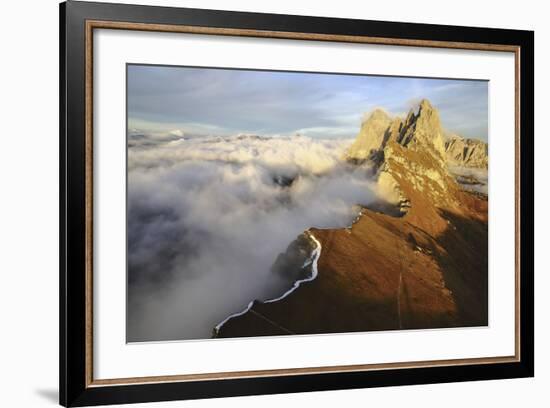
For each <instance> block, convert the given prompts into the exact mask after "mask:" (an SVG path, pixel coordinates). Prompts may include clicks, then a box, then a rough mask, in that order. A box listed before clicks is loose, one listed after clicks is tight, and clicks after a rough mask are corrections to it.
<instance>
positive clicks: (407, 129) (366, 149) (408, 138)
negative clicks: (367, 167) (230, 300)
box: [347, 99, 445, 162]
mask: <svg viewBox="0 0 550 408" xmlns="http://www.w3.org/2000/svg"><path fill="white" fill-rule="evenodd" d="M391 142H395V143H397V144H399V145H401V146H403V147H406V148H408V149H410V150H414V151H417V150H421V151H426V150H429V152H430V153H431V154H432V155H433V156H434V158H435V159H436V160H438V161H440V162H444V161H445V143H444V140H443V129H442V127H441V121H440V119H439V112H438V111H437V109H435V108H434V107H433V106H432V105H431V104H430V102H429V101H428V100H427V99H424V100H422V101H421V102H420V106H419V108H418V112H417V113H415V112H414V111H413V110H412V109H411V110H410V111H409V113H408V115H407V117H406V118H405V119H404V120H403V119H401V118H399V117H396V118H393V119H392V118H390V116H389V115H388V114H387V113H386V112H385V111H383V110H381V109H377V110H375V111H374V112H372V113H371V114H370V115H368V116H367V119H366V120H365V121H364V122H363V124H362V125H361V131H360V132H359V135H358V136H357V138H356V139H355V142H354V143H353V145H352V146H351V147H350V149H349V151H348V154H347V158H348V160H350V161H356V162H361V161H364V160H368V159H372V158H373V157H376V155H377V154H378V153H379V152H381V151H382V150H383V149H384V148H385V147H386V145H388V144H389V143H391Z"/></svg>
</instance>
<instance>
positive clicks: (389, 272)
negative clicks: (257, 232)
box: [216, 100, 488, 337]
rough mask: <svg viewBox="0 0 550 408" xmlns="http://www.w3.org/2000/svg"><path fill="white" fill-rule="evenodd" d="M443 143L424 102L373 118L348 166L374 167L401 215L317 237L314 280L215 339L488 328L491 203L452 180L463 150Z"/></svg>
mask: <svg viewBox="0 0 550 408" xmlns="http://www.w3.org/2000/svg"><path fill="white" fill-rule="evenodd" d="M443 134H444V132H443V128H442V126H441V122H440V119H439V113H438V111H437V109H435V108H434V107H433V106H432V105H431V104H430V102H429V101H427V100H423V101H422V102H421V103H420V107H419V109H418V112H417V113H415V112H413V111H411V112H409V114H408V115H407V117H406V118H405V119H401V118H391V117H389V115H388V114H387V113H386V112H385V111H383V110H376V111H374V112H373V113H372V114H370V115H369V116H368V117H367V118H366V120H365V122H364V123H363V125H362V126H361V130H360V132H359V135H358V137H357V139H356V141H355V142H354V143H353V145H352V146H351V148H350V149H349V151H348V154H347V157H346V158H347V160H348V161H350V162H352V163H356V164H358V165H362V164H363V163H365V162H369V163H371V164H372V165H373V169H374V171H375V177H376V178H377V182H378V186H379V188H380V189H381V191H383V192H384V195H385V196H387V197H390V200H391V201H393V202H394V203H395V204H397V205H398V206H399V209H400V214H398V215H397V216H394V215H391V214H389V213H381V212H379V211H377V210H375V209H374V208H371V209H369V208H364V209H363V210H362V211H361V216H360V218H359V219H358V220H357V221H356V222H355V223H354V224H353V225H352V226H351V227H349V228H344V229H310V234H311V235H312V236H313V237H315V238H316V239H317V240H318V241H319V242H320V245H321V248H322V249H321V253H320V257H319V260H318V276H317V278H316V279H315V280H312V281H310V282H307V284H304V285H302V286H300V287H299V288H298V289H296V290H295V291H294V292H292V293H291V294H290V295H289V296H287V297H285V298H284V299H282V300H280V301H277V302H273V303H261V302H255V303H254V304H253V306H252V307H251V309H250V310H249V311H248V312H246V313H244V314H242V315H240V316H238V317H236V318H234V319H231V320H229V321H228V322H227V323H226V324H225V325H223V326H222V327H221V328H220V329H219V330H218V331H217V333H216V336H217V337H241V336H259V335H278V334H282V335H288V334H314V333H335V332H352V331H369V330H391V329H410V328H416V329H419V328H436V327H459V326H479V325H486V324H487V321H488V320H487V319H488V314H487V311H488V309H487V285H488V273H487V268H488V264H487V239H488V228H487V225H488V217H487V208H488V206H487V203H488V202H487V198H486V196H479V195H476V194H474V193H470V192H468V191H466V190H464V189H463V188H461V187H460V185H459V184H457V182H456V180H455V177H454V176H453V175H452V174H451V173H450V172H449V167H448V166H449V158H448V157H449V154H451V155H452V153H448V151H451V152H453V151H455V149H459V145H456V146H455V147H452V148H451V147H447V148H446V146H445V142H444V137H443ZM455 143H457V142H455ZM455 153H456V151H455ZM478 154H479V153H475V154H474V152H473V151H472V152H471V154H470V155H464V156H462V157H470V158H471V157H472V156H475V157H478ZM452 157H455V158H456V155H455V156H452ZM459 159H460V158H456V160H459ZM476 160H477V159H476ZM474 162H475V160H470V163H472V164H473V163H474ZM284 257H285V255H283V256H282V258H284ZM278 263H279V264H283V263H281V260H279V261H278Z"/></svg>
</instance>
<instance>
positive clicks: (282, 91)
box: [128, 65, 488, 138]
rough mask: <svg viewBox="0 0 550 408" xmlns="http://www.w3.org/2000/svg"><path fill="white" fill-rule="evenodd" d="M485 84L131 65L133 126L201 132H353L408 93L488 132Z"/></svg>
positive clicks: (396, 109) (478, 132) (455, 127)
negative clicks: (371, 113)
mask: <svg viewBox="0 0 550 408" xmlns="http://www.w3.org/2000/svg"><path fill="white" fill-rule="evenodd" d="M487 96H488V84H487V82H486V81H465V80H447V79H431V78H407V77H383V76H369V75H346V74H322V73H318V74H317V73H300V72H273V71H255V70H238V69H218V68H192V67H165V66H163V67H160V66H159V67H157V66H143V65H130V66H129V68H128V119H129V123H130V127H138V128H141V129H144V130H147V131H158V130H159V129H162V130H163V131H169V130H171V129H174V128H177V129H182V130H183V131H184V132H186V133H195V134H198V135H208V136H212V135H218V136H229V135H232V134H236V133H258V134H263V135H287V136H288V135H292V134H295V133H302V134H306V135H307V136H311V137H319V138H326V137H336V138H349V137H353V136H355V135H356V134H357V131H358V129H359V127H360V125H361V117H362V115H363V113H365V112H368V111H370V110H372V109H373V108H375V107H376V106H383V107H385V108H386V109H387V110H388V111H389V112H391V113H393V114H401V113H403V112H405V113H406V111H407V110H408V108H409V106H408V105H407V101H408V100H410V99H422V98H428V99H430V101H431V102H432V103H433V104H434V106H437V107H438V108H439V109H440V112H441V118H442V121H443V125H444V126H445V127H447V128H449V129H450V130H451V131H454V132H458V133H461V134H463V135H464V136H468V137H478V138H479V137H481V138H486V137H487V129H488V126H487V120H488V117H487V115H488V107H487V99H488V98H487Z"/></svg>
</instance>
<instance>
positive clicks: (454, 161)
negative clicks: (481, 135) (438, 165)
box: [445, 135, 489, 169]
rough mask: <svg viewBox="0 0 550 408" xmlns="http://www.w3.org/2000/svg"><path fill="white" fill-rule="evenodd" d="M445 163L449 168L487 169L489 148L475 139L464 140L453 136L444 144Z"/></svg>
mask: <svg viewBox="0 0 550 408" xmlns="http://www.w3.org/2000/svg"><path fill="white" fill-rule="evenodd" d="M445 153H446V156H447V163H448V164H449V165H451V166H462V167H473V168H480V169H487V168H488V166H489V146H488V145H487V143H485V142H482V141H481V140H476V139H464V138H462V137H460V136H456V135H453V136H451V137H450V138H449V139H448V140H447V142H446V143H445Z"/></svg>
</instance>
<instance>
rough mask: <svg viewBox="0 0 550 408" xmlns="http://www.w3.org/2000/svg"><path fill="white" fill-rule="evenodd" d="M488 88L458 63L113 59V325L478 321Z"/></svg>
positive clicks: (135, 328) (162, 336) (143, 337)
mask: <svg viewBox="0 0 550 408" xmlns="http://www.w3.org/2000/svg"><path fill="white" fill-rule="evenodd" d="M488 105H489V81H487V80H482V79H475V78H474V79H472V78H430V77H405V76H387V75H380V74H378V73H375V74H373V75H365V74H356V73H353V72H351V73H345V72H344V73H341V72H293V71H276V70H255V69H244V68H243V69H240V68H222V67H192V66H175V65H148V64H134V63H128V64H126V114H127V117H126V130H127V134H126V144H127V150H126V152H127V157H126V177H127V180H126V183H127V195H126V226H127V231H126V237H127V242H126V248H127V254H126V260H127V270H126V289H127V293H126V306H127V308H126V341H127V342H128V343H133V342H158V341H182V340H206V339H216V340H214V341H218V340H217V339H223V338H237V337H238V338H243V337H256V336H280V335H282V336H296V335H328V334H334V333H340V334H342V333H357V332H371V331H387V330H410V329H416V330H433V329H443V328H444V329H449V328H460V327H484V326H488V324H489V318H488V315H489V313H488V310H489V307H488V286H489V285H488V280H489V278H488V277H489V273H488V261H489V260H488V258H489V257H488V247H489V242H488V241H489V234H488V231H489V214H488V206H489V200H490V197H489V195H490V194H489V191H490V189H489V185H490V184H489V180H488V169H489V140H488V138H489V136H488V135H489V108H488ZM491 142H492V140H491Z"/></svg>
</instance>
